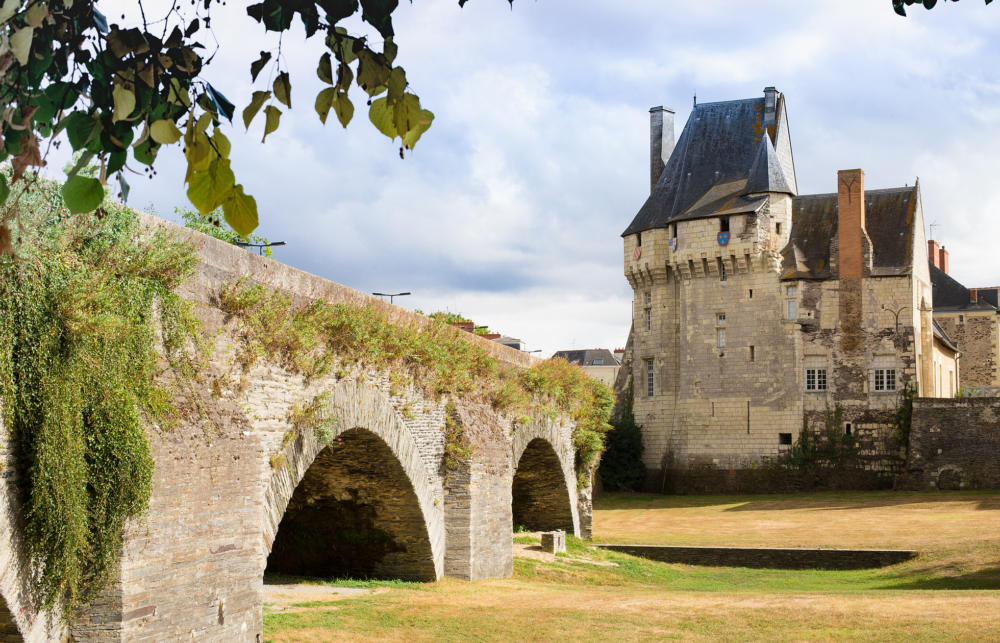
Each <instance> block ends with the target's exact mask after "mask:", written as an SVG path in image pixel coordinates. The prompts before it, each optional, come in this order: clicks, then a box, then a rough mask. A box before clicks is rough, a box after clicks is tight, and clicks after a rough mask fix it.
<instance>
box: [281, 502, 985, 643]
mask: <svg viewBox="0 0 1000 643" xmlns="http://www.w3.org/2000/svg"><path fill="white" fill-rule="evenodd" d="M998 503H1000V494H998V493H996V492H992V493H919V494H891V493H836V494H794V495H787V496H727V497H698V496H686V497H677V496H642V495H639V496H624V495H616V496H606V497H604V498H603V499H602V500H601V502H600V503H599V505H598V507H597V508H596V509H595V518H596V520H595V534H596V535H597V537H598V538H601V539H604V540H608V539H609V536H611V539H619V538H620V537H621V534H619V533H616V532H614V531H613V530H612V529H611V527H612V526H613V525H614V524H616V523H620V524H622V525H623V527H625V526H627V527H629V528H631V529H633V530H634V531H636V532H637V533H639V534H641V536H642V538H643V539H644V540H645V541H647V542H650V541H651V540H650V539H658V540H659V541H661V542H670V543H675V544H686V545H698V544H718V543H719V538H723V540H724V542H726V543H727V544H733V545H746V544H751V543H758V544H767V545H776V544H781V543H784V544H790V543H789V541H788V539H789V538H795V537H796V534H798V537H797V540H794V541H793V542H801V543H803V544H812V545H818V544H823V543H828V542H830V541H828V540H825V539H823V537H821V536H820V532H821V530H822V528H823V526H824V525H826V526H827V529H826V530H827V532H828V533H827V536H826V538H830V539H831V540H832V541H834V542H839V541H838V539H837V533H838V532H840V531H841V530H842V529H845V528H846V527H847V526H848V525H852V524H853V525H855V527H854V531H853V533H852V534H850V535H848V536H845V537H844V539H843V541H844V542H843V543H842V546H844V545H857V546H871V547H876V546H898V547H915V548H917V549H919V550H921V551H922V554H921V556H920V557H919V558H917V559H915V560H913V561H910V562H907V563H904V564H901V565H896V566H893V567H887V568H884V569H874V570H852V571H813V570H766V569H739V568H712V567H691V566H686V565H670V564H665V563H658V562H654V561H647V560H643V559H640V558H634V557H631V556H627V555H623V554H617V553H614V552H600V551H591V550H588V549H587V548H586V547H585V545H584V543H582V542H581V541H579V540H576V539H569V542H568V546H569V552H568V556H566V557H561V556H560V557H555V558H552V557H548V558H546V559H545V560H538V559H534V558H517V559H516V560H515V573H514V577H513V578H511V579H503V580H491V581H483V582H476V583H467V582H462V581H456V580H452V579H446V580H444V581H442V582H440V583H435V584H428V585H425V586H423V587H422V588H421V589H420V590H419V591H416V590H414V589H412V588H403V587H401V588H388V589H386V590H383V591H381V593H377V594H371V595H367V596H362V597H359V598H352V599H346V600H342V601H338V602H336V603H334V602H326V603H323V602H313V603H311V604H309V605H308V606H307V605H300V606H298V607H294V608H291V609H288V610H282V611H278V610H274V611H267V612H265V616H264V624H265V640H268V641H275V642H279V641H281V642H286V641H326V640H386V639H390V640H400V639H406V640H416V641H420V640H435V641H463V640H480V641H504V640H565V639H573V640H582V641H601V640H640V641H641V640H662V639H671V638H682V639H685V640H688V639H693V640H705V641H709V640H711V641H715V640H731V641H743V640H806V639H809V640H814V639H818V640H829V639H849V640H876V641H913V640H917V641H921V640H966V641H975V640H983V639H985V638H991V637H993V635H991V634H989V633H990V632H996V631H998V629H1000V591H997V590H1000V535H998V534H1000V505H998ZM782 512H785V513H782ZM786 514H787V516H788V517H787V518H785V519H782V518H781V516H782V515H786ZM620 518H625V520H619V519H620ZM935 525H936V526H937V528H935V527H934V526H935ZM772 531H773V535H772V536H770V537H767V536H764V535H762V534H767V533H769V532H772ZM720 532H721V534H722V536H719V535H718V534H719V533H720ZM676 533H683V534H685V535H684V537H682V538H678V537H676V536H675V534H676ZM740 533H746V534H748V536H746V537H744V538H742V539H741V538H740V536H739V534H740ZM517 538H518V539H519V540H522V541H524V542H525V543H527V542H528V540H529V539H530V536H527V535H521V536H519V537H517Z"/></svg>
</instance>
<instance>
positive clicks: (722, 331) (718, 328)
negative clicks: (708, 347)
mask: <svg viewBox="0 0 1000 643" xmlns="http://www.w3.org/2000/svg"><path fill="white" fill-rule="evenodd" d="M715 347H716V348H719V349H723V348H725V347H726V313H716V314H715Z"/></svg>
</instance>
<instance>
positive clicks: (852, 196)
mask: <svg viewBox="0 0 1000 643" xmlns="http://www.w3.org/2000/svg"><path fill="white" fill-rule="evenodd" d="M867 236H868V233H867V232H866V231H865V173H864V171H862V170H840V171H839V172H837V240H838V248H837V265H838V267H839V269H840V278H841V279H844V278H861V277H864V263H865V240H866V237H867Z"/></svg>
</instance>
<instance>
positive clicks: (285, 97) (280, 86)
mask: <svg viewBox="0 0 1000 643" xmlns="http://www.w3.org/2000/svg"><path fill="white" fill-rule="evenodd" d="M274 97H275V98H277V99H278V100H280V101H281V102H282V103H284V104H285V107H287V108H289V109H291V107H292V83H291V81H290V80H289V78H288V72H287V71H283V72H281V73H280V74H278V77H277V78H275V79H274Z"/></svg>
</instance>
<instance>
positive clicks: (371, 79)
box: [358, 49, 392, 96]
mask: <svg viewBox="0 0 1000 643" xmlns="http://www.w3.org/2000/svg"><path fill="white" fill-rule="evenodd" d="M358 59H359V61H358V85H360V86H361V89H363V90H365V91H366V92H368V95H369V96H375V95H377V94H380V93H382V91H383V90H384V89H385V83H386V82H387V81H388V80H389V74H390V73H391V72H392V67H390V66H389V65H388V64H386V62H385V57H384V56H380V55H378V54H376V53H373V52H372V51H371V50H369V49H362V50H361V52H360V53H359V54H358Z"/></svg>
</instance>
